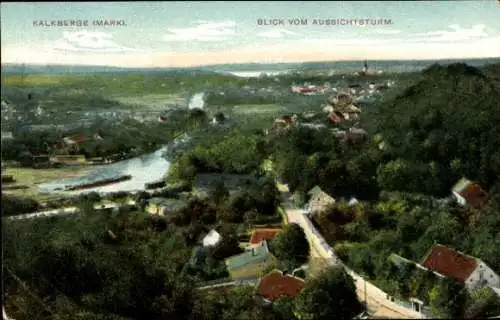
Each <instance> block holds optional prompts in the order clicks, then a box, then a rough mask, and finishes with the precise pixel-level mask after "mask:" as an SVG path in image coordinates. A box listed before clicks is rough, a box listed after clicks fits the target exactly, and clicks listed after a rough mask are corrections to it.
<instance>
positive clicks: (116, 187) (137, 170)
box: [38, 92, 205, 194]
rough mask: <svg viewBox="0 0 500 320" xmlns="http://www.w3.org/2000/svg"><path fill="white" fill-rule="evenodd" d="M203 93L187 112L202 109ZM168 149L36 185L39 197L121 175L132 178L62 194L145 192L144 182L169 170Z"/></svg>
mask: <svg viewBox="0 0 500 320" xmlns="http://www.w3.org/2000/svg"><path fill="white" fill-rule="evenodd" d="M204 98H205V93H204V92H198V93H195V94H193V96H192V97H191V98H190V100H189V103H188V109H203V108H204V106H205V99H204ZM187 139H189V137H188V136H187V135H183V136H182V137H179V138H177V139H176V140H175V141H173V142H172V144H174V145H175V144H178V143H184V142H186V140H187ZM167 148H168V145H166V146H163V147H162V148H161V149H159V150H156V151H155V152H153V153H150V154H147V155H143V156H140V157H136V158H132V159H127V160H123V161H119V162H116V163H113V164H110V165H107V166H104V167H101V168H99V169H96V170H94V171H91V172H90V173H88V174H85V175H82V176H80V177H76V178H70V179H61V180H55V181H51V182H47V183H43V184H40V185H39V186H38V188H39V190H40V191H41V192H43V193H53V192H61V189H64V188H65V187H66V186H74V185H79V184H83V183H93V182H97V181H101V180H104V179H109V178H113V177H117V176H122V175H131V176H132V178H131V179H130V180H127V181H123V182H118V183H114V184H110V185H106V186H101V187H96V188H89V189H82V190H75V191H66V192H65V193H67V194H79V193H88V192H99V193H112V192H119V191H126V192H135V191H141V190H144V189H145V186H144V185H145V184H146V183H148V182H153V181H158V180H160V179H163V178H164V177H165V175H166V174H167V173H168V170H169V169H170V162H169V161H168V160H167V159H166V158H165V156H164V154H165V151H166V150H167Z"/></svg>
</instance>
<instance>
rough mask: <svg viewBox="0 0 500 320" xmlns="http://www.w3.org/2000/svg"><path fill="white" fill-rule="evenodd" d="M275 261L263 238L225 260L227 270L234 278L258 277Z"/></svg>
mask: <svg viewBox="0 0 500 320" xmlns="http://www.w3.org/2000/svg"><path fill="white" fill-rule="evenodd" d="M275 262H276V258H275V257H274V256H273V255H272V253H271V252H270V251H269V247H268V246H267V241H265V240H264V241H262V242H261V243H260V245H259V246H257V247H255V248H251V249H250V250H247V251H246V252H244V253H241V254H238V255H236V256H232V257H229V258H227V259H226V260H225V264H226V268H227V271H228V272H229V275H230V277H231V278H232V279H234V280H236V279H245V278H251V277H260V276H261V275H262V272H263V271H264V270H266V269H268V268H269V267H270V266H272V265H274V264H275Z"/></svg>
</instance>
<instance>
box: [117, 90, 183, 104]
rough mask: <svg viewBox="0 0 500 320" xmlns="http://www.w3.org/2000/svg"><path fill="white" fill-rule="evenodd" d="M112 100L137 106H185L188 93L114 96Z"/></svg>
mask: <svg viewBox="0 0 500 320" xmlns="http://www.w3.org/2000/svg"><path fill="white" fill-rule="evenodd" d="M111 100H113V101H117V102H119V103H121V104H125V105H132V106H135V107H142V106H145V107H149V106H159V105H162V106H173V105H179V106H184V105H185V104H186V103H187V95H185V94H182V93H172V94H168V93H167V94H145V95H140V96H133V97H131V96H126V97H125V96H113V97H111Z"/></svg>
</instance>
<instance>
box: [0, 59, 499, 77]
mask: <svg viewBox="0 0 500 320" xmlns="http://www.w3.org/2000/svg"><path fill="white" fill-rule="evenodd" d="M436 62H438V63H440V64H442V65H447V64H452V63H457V62H465V63H467V64H468V65H471V66H476V67H482V66H484V65H488V64H498V63H500V58H490V59H470V60H438V61H431V60H406V61H403V60H387V61H368V65H369V68H370V69H374V70H382V71H384V72H413V71H420V70H423V69H425V68H426V67H428V66H429V65H431V64H433V63H436ZM362 67H363V61H317V62H303V63H240V64H219V65H205V66H197V67H189V68H120V67H111V66H79V65H68V66H64V65H30V64H8V63H7V64H3V65H2V74H95V73H123V72H141V73H156V72H186V71H190V72H193V71H195V72H197V73H199V72H243V71H247V72H259V71H261V72H265V71H288V70H298V71H301V70H333V71H338V72H353V71H357V70H360V69H361V68H362Z"/></svg>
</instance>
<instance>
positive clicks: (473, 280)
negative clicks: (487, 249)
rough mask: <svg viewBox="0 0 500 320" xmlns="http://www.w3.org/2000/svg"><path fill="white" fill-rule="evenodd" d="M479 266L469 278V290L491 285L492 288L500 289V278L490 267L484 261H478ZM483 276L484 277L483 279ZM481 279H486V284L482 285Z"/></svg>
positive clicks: (467, 283) (467, 282) (467, 285)
mask: <svg viewBox="0 0 500 320" xmlns="http://www.w3.org/2000/svg"><path fill="white" fill-rule="evenodd" d="M477 262H478V265H477V267H476V269H475V270H474V272H472V274H471V275H470V276H469V278H467V281H466V282H465V285H466V287H467V288H468V289H470V290H473V289H475V288H477V287H478V286H484V285H489V286H492V287H497V288H499V287H500V277H499V276H498V275H497V274H496V273H495V271H493V270H492V269H491V268H490V267H488V266H487V265H486V264H485V263H484V262H483V261H481V260H479V259H478V260H477ZM481 274H482V277H481ZM481 278H482V279H484V281H485V282H484V283H482V284H481Z"/></svg>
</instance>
